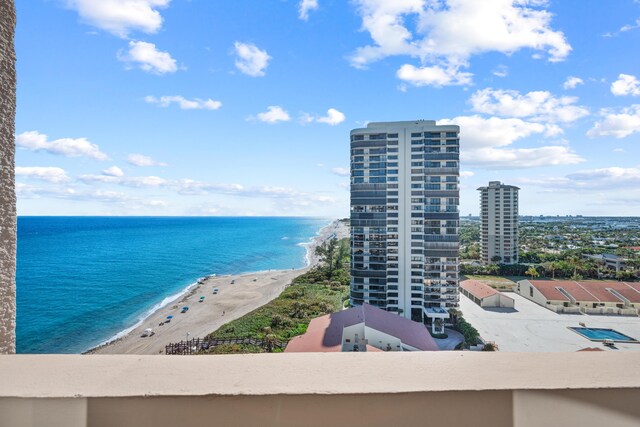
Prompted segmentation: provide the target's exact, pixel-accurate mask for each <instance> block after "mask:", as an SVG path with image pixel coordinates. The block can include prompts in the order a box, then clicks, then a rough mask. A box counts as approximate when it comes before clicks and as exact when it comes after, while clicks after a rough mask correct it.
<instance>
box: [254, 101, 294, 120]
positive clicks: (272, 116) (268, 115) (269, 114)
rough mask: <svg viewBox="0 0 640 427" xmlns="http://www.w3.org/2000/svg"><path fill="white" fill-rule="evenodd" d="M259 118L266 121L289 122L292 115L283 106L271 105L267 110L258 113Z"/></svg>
mask: <svg viewBox="0 0 640 427" xmlns="http://www.w3.org/2000/svg"><path fill="white" fill-rule="evenodd" d="M257 118H258V120H260V121H261V122H266V123H278V122H288V121H289V120H291V116H289V113H287V112H286V111H285V110H284V109H282V107H280V106H278V105H270V106H268V107H267V111H264V112H262V113H258V115H257Z"/></svg>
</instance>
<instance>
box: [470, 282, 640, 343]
mask: <svg viewBox="0 0 640 427" xmlns="http://www.w3.org/2000/svg"><path fill="white" fill-rule="evenodd" d="M506 295H508V296H510V297H511V298H513V299H514V300H515V302H516V304H515V311H513V310H506V309H483V308H481V307H480V306H479V305H477V304H476V303H474V302H473V301H471V300H470V299H469V298H467V297H465V296H464V295H462V293H461V294H460V310H461V311H462V314H463V316H464V318H465V319H466V320H467V321H468V322H469V323H471V324H472V325H473V326H474V327H475V328H476V329H477V330H478V332H480V336H482V338H483V339H484V340H485V341H494V342H495V343H496V344H497V345H498V348H499V349H500V351H514V352H536V351H539V352H564V351H578V350H580V349H583V348H585V347H598V348H602V349H604V350H607V351H615V350H610V349H608V348H606V347H605V346H603V345H602V343H600V342H596V341H590V340H588V339H587V338H584V337H583V336H581V335H579V334H577V333H576V332H573V331H572V330H570V329H568V328H567V327H568V326H575V327H578V326H579V323H580V322H583V323H585V324H586V326H587V327H590V328H610V329H615V330H617V331H618V332H622V333H623V334H625V335H628V336H630V337H633V338H635V339H637V340H640V318H639V317H626V316H593V315H580V314H557V313H554V312H552V311H551V310H547V309H546V308H544V307H541V306H539V305H538V304H536V303H534V302H532V301H529V300H528V299H526V298H523V297H521V296H520V295H518V294H515V293H512V292H508V293H506ZM616 348H617V349H618V350H640V344H622V343H616Z"/></svg>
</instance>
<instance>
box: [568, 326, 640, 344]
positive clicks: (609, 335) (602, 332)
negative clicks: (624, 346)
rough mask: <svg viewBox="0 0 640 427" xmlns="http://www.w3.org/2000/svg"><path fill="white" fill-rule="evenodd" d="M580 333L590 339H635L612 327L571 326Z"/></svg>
mask: <svg viewBox="0 0 640 427" xmlns="http://www.w3.org/2000/svg"><path fill="white" fill-rule="evenodd" d="M571 329H573V330H574V331H576V332H577V333H579V334H580V335H583V336H585V337H587V338H589V339H590V340H592V341H604V340H613V341H635V339H633V338H631V337H629V336H627V335H624V334H621V333H620V332H618V331H615V330H613V329H599V328H596V329H593V328H571Z"/></svg>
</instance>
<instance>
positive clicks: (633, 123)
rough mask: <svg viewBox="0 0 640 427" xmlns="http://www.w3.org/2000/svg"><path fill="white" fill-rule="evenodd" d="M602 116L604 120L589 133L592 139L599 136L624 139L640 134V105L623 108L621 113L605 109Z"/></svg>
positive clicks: (597, 123) (601, 113) (596, 124)
mask: <svg viewBox="0 0 640 427" xmlns="http://www.w3.org/2000/svg"><path fill="white" fill-rule="evenodd" d="M600 115H601V116H602V117H603V120H601V121H599V122H596V123H595V124H594V125H593V127H592V128H591V129H589V131H588V132H587V136H589V137H591V138H594V137H597V136H613V137H615V138H624V137H627V136H629V135H631V134H634V133H637V132H640V104H635V105H632V106H631V107H627V108H623V109H621V110H619V112H616V111H614V110H611V109H604V110H602V111H601V112H600Z"/></svg>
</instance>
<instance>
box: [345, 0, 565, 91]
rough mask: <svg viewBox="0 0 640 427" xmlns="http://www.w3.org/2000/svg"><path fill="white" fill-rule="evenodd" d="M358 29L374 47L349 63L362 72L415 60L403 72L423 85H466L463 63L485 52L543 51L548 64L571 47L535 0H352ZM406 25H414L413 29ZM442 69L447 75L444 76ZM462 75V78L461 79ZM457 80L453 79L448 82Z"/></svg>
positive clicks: (358, 52) (542, 4) (363, 49)
mask: <svg viewBox="0 0 640 427" xmlns="http://www.w3.org/2000/svg"><path fill="white" fill-rule="evenodd" d="M355 3H356V6H357V10H358V14H359V15H360V16H361V18H362V30H364V31H367V32H368V33H369V34H370V36H371V39H372V40H373V44H372V45H369V46H364V47H360V48H358V49H357V50H356V51H355V53H354V54H353V55H352V56H351V58H350V60H351V64H352V65H353V66H354V67H357V68H364V67H366V66H367V65H368V64H370V63H371V62H374V61H377V60H380V59H383V58H385V57H388V56H393V55H408V56H412V57H415V58H419V60H420V62H421V64H420V67H414V68H413V69H407V68H405V69H404V71H403V74H405V75H406V74H407V73H411V74H412V75H415V74H416V70H420V69H421V68H422V69H424V70H425V71H424V72H423V74H426V77H425V76H423V78H421V79H420V81H422V82H423V84H431V83H430V82H432V81H433V82H435V84H439V85H441V86H444V85H445V84H468V82H470V77H471V76H470V75H468V73H462V72H461V71H460V69H461V68H463V67H464V68H466V67H468V60H469V58H470V57H472V56H474V55H478V54H481V53H485V52H492V51H494V52H501V53H504V54H507V55H509V54H512V53H514V52H516V51H518V50H520V49H523V48H530V49H534V50H536V51H546V52H547V53H548V55H549V61H551V62H556V61H561V60H563V59H565V58H566V56H567V55H568V54H569V52H570V51H571V46H570V45H569V43H568V42H567V41H566V39H565V36H564V34H563V33H562V32H560V31H555V30H553V29H552V28H551V18H552V14H551V13H550V12H548V11H547V10H545V9H544V7H545V6H546V2H541V1H538V0H493V1H477V0H396V1H386V0H356V1H355ZM405 21H410V22H412V23H413V22H416V23H417V24H416V25H415V30H413V25H411V26H409V25H406V24H405ZM443 70H446V73H443ZM465 74H466V76H465ZM447 76H458V78H451V77H449V78H447Z"/></svg>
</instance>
